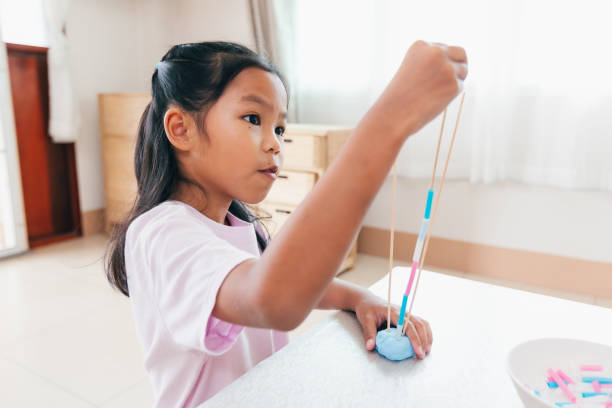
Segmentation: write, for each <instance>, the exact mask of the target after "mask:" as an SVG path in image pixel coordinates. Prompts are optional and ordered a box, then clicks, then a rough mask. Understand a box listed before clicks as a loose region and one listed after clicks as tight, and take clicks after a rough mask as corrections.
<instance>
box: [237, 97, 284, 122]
mask: <svg viewBox="0 0 612 408" xmlns="http://www.w3.org/2000/svg"><path fill="white" fill-rule="evenodd" d="M240 101H246V102H255V103H258V104H260V105H262V106H264V107H265V108H267V109H269V110H273V109H274V108H273V107H272V104H271V103H270V102H268V101H266V100H265V99H264V98H262V97H260V96H258V95H255V94H249V95H244V96H243V97H242V98H240ZM280 117H282V118H283V119H286V118H287V112H285V111H283V112H281V114H280Z"/></svg>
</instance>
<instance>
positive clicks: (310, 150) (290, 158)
mask: <svg viewBox="0 0 612 408" xmlns="http://www.w3.org/2000/svg"><path fill="white" fill-rule="evenodd" d="M325 142H326V141H325V138H323V137H320V136H313V135H300V134H295V133H293V134H292V133H291V132H287V133H286V134H285V142H284V155H285V167H286V168H291V169H295V170H314V171H317V170H322V169H324V168H325V167H326V166H327V149H326V145H325Z"/></svg>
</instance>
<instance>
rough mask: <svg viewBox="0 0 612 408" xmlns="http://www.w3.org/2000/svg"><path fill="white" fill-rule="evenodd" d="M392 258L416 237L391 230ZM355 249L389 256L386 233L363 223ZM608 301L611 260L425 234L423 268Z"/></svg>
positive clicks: (405, 256)
mask: <svg viewBox="0 0 612 408" xmlns="http://www.w3.org/2000/svg"><path fill="white" fill-rule="evenodd" d="M394 239H395V249H394V253H395V258H396V259H398V260H401V261H405V262H410V261H411V260H412V252H413V250H414V245H415V243H416V239H417V235H416V234H411V233H407V232H396V234H395V238H394ZM358 251H359V252H360V253H364V254H368V255H375V256H381V257H388V256H389V231H388V230H383V229H379V228H374V227H363V228H362V229H361V233H360V234H359V241H358ZM428 265H429V266H432V267H437V268H443V269H451V270H455V271H460V272H467V273H473V274H479V275H483V276H488V277H493V278H500V279H507V280H510V281H514V282H520V283H525V284H531V285H537V286H542V287H547V288H552V289H558V290H564V291H571V292H575V293H581V294H586V295H593V296H596V297H602V298H606V299H612V264H610V263H605V262H597V261H588V260H583V259H576V258H570V257H564V256H558V255H551V254H544V253H538V252H531V251H526V250H519V249H508V248H499V247H494V246H490V245H483V244H475V243H470V242H463V241H455V240H451V239H445V238H439V237H433V236H432V237H431V239H430V242H429V249H428V251H427V259H426V261H425V267H427V266H428Z"/></svg>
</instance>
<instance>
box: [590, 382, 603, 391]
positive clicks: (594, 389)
mask: <svg viewBox="0 0 612 408" xmlns="http://www.w3.org/2000/svg"><path fill="white" fill-rule="evenodd" d="M591 384H593V391H595V392H601V385H599V381H593V382H592V383H591Z"/></svg>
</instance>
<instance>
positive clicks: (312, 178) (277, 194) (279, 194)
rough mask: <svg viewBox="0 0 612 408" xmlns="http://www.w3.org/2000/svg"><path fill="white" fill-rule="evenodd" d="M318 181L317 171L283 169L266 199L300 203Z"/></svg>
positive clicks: (284, 202) (294, 203) (285, 202)
mask: <svg viewBox="0 0 612 408" xmlns="http://www.w3.org/2000/svg"><path fill="white" fill-rule="evenodd" d="M316 181H317V175H316V173H309V172H299V171H281V172H280V173H279V174H278V178H277V179H276V181H275V182H274V184H273V185H272V188H271V189H270V192H269V193H268V196H267V197H266V201H269V202H275V203H283V204H289V205H298V204H299V203H301V202H302V200H303V199H304V197H306V195H307V194H308V192H309V191H310V190H312V187H313V186H314V183H315V182H316Z"/></svg>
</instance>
